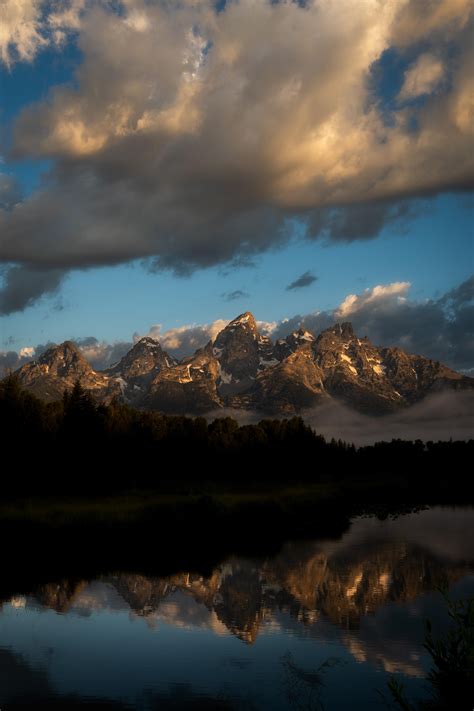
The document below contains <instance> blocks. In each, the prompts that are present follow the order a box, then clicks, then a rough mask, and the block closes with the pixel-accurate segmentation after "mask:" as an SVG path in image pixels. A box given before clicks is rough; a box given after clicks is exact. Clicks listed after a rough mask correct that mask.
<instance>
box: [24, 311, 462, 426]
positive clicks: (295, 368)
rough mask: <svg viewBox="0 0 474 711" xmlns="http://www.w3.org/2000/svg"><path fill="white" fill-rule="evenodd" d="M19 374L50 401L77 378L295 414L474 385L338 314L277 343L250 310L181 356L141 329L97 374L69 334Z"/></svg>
mask: <svg viewBox="0 0 474 711" xmlns="http://www.w3.org/2000/svg"><path fill="white" fill-rule="evenodd" d="M18 374H19V377H20V379H21V382H22V383H23V385H24V386H25V387H26V388H28V389H30V390H31V391H33V392H35V393H36V394H38V395H39V396H40V397H44V398H46V399H49V400H53V399H57V398H58V397H61V395H62V393H63V391H64V389H65V388H70V387H71V386H72V385H73V384H74V382H76V381H77V380H79V381H80V382H81V383H82V384H83V386H84V387H86V388H87V389H90V390H93V391H94V392H95V396H96V397H97V399H98V400H100V401H102V402H107V401H108V400H110V398H111V397H115V396H117V395H118V396H119V397H122V398H123V399H124V400H125V401H126V402H130V403H132V404H136V405H138V406H139V407H149V408H152V409H156V410H160V411H163V412H170V411H172V412H187V413H196V412H205V411H209V410H211V409H215V408H216V407H222V406H232V407H240V408H246V409H248V408H252V409H256V410H263V411H266V412H273V413H278V412H279V413H284V414H291V413H296V412H298V411H300V410H301V409H303V408H305V407H310V406H311V407H312V406H314V405H318V404H319V403H321V402H323V401H325V400H327V399H333V400H336V401H342V402H344V403H345V404H346V405H348V406H350V407H352V408H354V409H357V410H359V411H362V412H367V413H377V414H382V413H386V412H392V411H395V410H398V409H400V408H403V407H407V406H409V405H410V404H412V403H414V402H417V401H418V400H420V399H422V398H423V397H425V396H426V395H429V394H430V393H433V392H438V391H439V390H441V389H451V390H452V389H456V390H459V389H473V388H474V379H472V378H468V377H466V376H462V375H461V374H459V373H455V372H454V371H452V370H450V369H449V368H448V367H447V366H444V365H443V364H440V363H437V362H434V361H431V360H429V359H428V358H424V357H423V356H416V355H411V354H408V353H405V352H404V351H403V350H401V349H399V348H396V347H393V346H392V347H386V348H382V347H377V346H374V345H373V344H372V343H371V342H370V341H369V340H368V338H366V337H364V338H359V337H358V336H357V335H356V334H355V333H354V329H353V327H352V324H351V323H349V322H342V323H335V324H333V325H331V326H330V327H329V328H327V329H326V330H325V331H323V332H322V333H320V334H319V336H318V337H317V338H314V336H313V335H312V334H311V333H310V332H309V331H307V330H306V329H305V328H304V325H303V326H301V327H300V328H299V329H298V330H296V331H294V332H293V333H291V334H289V335H288V336H287V337H286V338H284V339H279V340H277V342H276V343H275V344H273V342H272V340H271V339H270V338H268V337H267V336H265V335H261V334H260V333H259V331H258V327H257V323H256V321H255V318H254V316H253V314H252V313H251V312H250V311H246V312H244V313H242V314H240V315H239V316H237V317H236V318H235V319H233V321H230V322H229V324H228V325H227V326H226V327H225V328H224V329H222V330H221V331H220V333H219V334H218V335H217V337H216V338H215V340H214V341H212V340H211V341H209V342H208V344H207V345H206V346H205V347H204V348H201V349H199V350H198V351H196V353H195V354H194V355H193V356H190V357H188V358H185V359H183V360H182V361H181V362H179V363H178V362H177V361H176V360H175V359H174V358H173V357H172V356H169V355H168V354H167V353H166V352H165V351H164V350H163V349H162V347H161V345H160V343H159V342H158V341H157V340H156V339H154V338H152V337H150V336H144V337H143V338H141V339H140V340H139V341H137V342H136V343H135V345H134V346H133V347H132V348H131V350H130V351H129V352H128V353H127V354H126V355H125V356H124V357H123V358H122V359H121V361H120V362H119V363H117V364H115V365H113V366H112V367H110V368H108V370H106V371H103V372H102V373H99V372H96V371H94V370H93V369H92V367H91V366H90V365H89V363H88V362H87V361H86V359H85V358H84V356H83V355H82V354H81V352H80V350H79V348H78V347H77V345H76V344H75V343H74V342H72V341H65V342H64V343H61V344H60V345H58V346H53V347H51V348H50V349H49V350H48V351H46V352H45V353H44V354H43V355H42V356H41V357H40V358H39V359H37V360H36V361H32V362H30V363H27V364H26V365H24V366H22V368H20V369H19V371H18Z"/></svg>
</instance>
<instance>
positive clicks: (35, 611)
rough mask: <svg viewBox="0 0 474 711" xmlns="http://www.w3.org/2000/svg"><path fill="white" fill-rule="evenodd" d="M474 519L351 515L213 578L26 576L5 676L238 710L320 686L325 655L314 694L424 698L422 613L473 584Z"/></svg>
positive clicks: (460, 512)
mask: <svg viewBox="0 0 474 711" xmlns="http://www.w3.org/2000/svg"><path fill="white" fill-rule="evenodd" d="M473 524H474V512H473V510H472V508H471V509H441V508H435V509H431V510H424V511H421V512H419V513H412V514H407V515H403V516H399V517H398V518H394V519H386V520H380V519H377V518H358V519H355V520H354V521H353V522H352V524H351V526H350V528H349V530H348V531H347V532H346V533H345V534H344V535H342V537H341V538H339V539H334V540H331V539H326V540H319V541H318V540H314V541H306V542H294V543H287V544H285V545H284V546H283V547H282V549H281V550H280V552H279V553H278V554H277V555H275V556H272V557H261V558H259V559H252V558H248V557H247V558H243V557H236V556H231V557H229V558H227V559H226V560H224V561H223V562H222V563H221V564H219V565H217V566H216V567H215V568H214V569H213V570H212V571H210V572H208V573H206V574H200V573H198V572H192V571H181V572H176V573H174V574H168V575H166V576H164V577H160V576H159V575H151V574H149V573H148V574H146V575H145V574H141V573H139V572H130V571H129V572H107V573H104V574H103V575H101V576H99V577H97V578H95V579H93V580H89V579H87V580H85V579H76V580H74V579H67V580H66V579H62V580H55V581H51V582H50V583H46V584H44V583H43V584H40V585H37V586H36V587H34V586H33V587H32V589H28V590H26V589H24V590H21V591H18V594H16V595H15V596H13V597H11V598H8V599H6V600H4V602H3V605H2V612H1V614H0V631H1V640H2V642H1V649H2V652H1V655H0V674H2V672H3V673H4V674H5V671H4V670H5V669H7V668H8V664H10V665H13V666H15V665H16V667H18V669H20V668H21V674H24V675H26V676H27V677H28V678H29V679H30V681H29V682H28V683H29V684H30V682H31V685H30V686H29V687H28V688H35V686H34V683H33V681H34V680H35V679H36V680H38V679H41V680H42V683H43V684H44V688H42V690H41V689H40V690H39V691H38V693H42V694H45V695H46V697H47V696H48V694H49V695H50V696H51V698H52V697H54V698H56V697H63V698H66V699H67V698H69V697H70V695H72V694H79V696H80V697H81V698H82V697H83V698H91V697H93V698H98V699H112V700H114V702H115V703H116V704H122V705H125V707H126V704H127V703H131V700H132V699H134V701H133V703H135V704H137V705H136V706H135V708H144V709H145V708H151V707H149V706H147V703H151V702H152V700H153V699H155V700H156V702H158V701H159V700H160V699H161V701H162V702H164V700H166V703H171V699H172V697H173V695H174V694H175V693H177V692H176V686H177V685H178V686H181V687H182V689H181V691H183V689H184V687H185V688H186V690H187V691H186V694H185V697H183V699H185V701H183V703H186V704H190V703H191V702H192V700H193V699H194V701H196V699H201V700H202V701H203V702H204V701H205V702H206V703H208V702H209V703H211V701H210V700H212V699H214V701H215V700H216V699H220V700H221V701H225V703H226V704H228V706H225V708H244V707H245V704H246V703H249V700H250V699H251V700H252V703H253V704H254V707H255V708H257V709H258V708H273V707H274V708H290V706H288V699H287V693H288V691H289V688H290V687H291V688H292V681H294V680H295V678H300V679H301V678H302V677H303V676H304V674H307V676H306V677H305V678H306V679H307V682H305V683H303V684H302V686H301V688H300V689H299V692H298V693H299V694H300V695H301V697H302V698H306V696H307V695H308V694H309V695H312V694H314V693H316V688H315V687H314V684H313V686H311V684H310V683H309V681H308V680H309V679H311V675H310V674H309V672H315V670H316V669H317V668H319V667H321V665H322V664H324V663H325V662H327V661H328V660H331V661H330V663H328V664H327V665H325V666H324V669H325V670H326V671H325V672H324V678H323V679H322V681H323V682H324V683H323V684H322V685H321V686H320V687H318V689H317V691H318V694H321V697H318V698H321V700H326V702H327V703H328V704H329V707H331V706H330V704H331V703H334V704H335V703H338V704H339V705H338V706H335V708H341V709H345V708H347V709H349V708H354V707H355V708H361V709H362V708H366V709H370V708H376V707H375V706H374V705H373V704H374V696H373V695H374V693H375V690H376V689H379V690H382V691H383V690H384V684H385V683H386V681H387V679H388V675H389V674H394V675H396V676H397V677H398V678H400V679H404V680H405V682H406V683H407V684H408V688H410V689H413V690H416V691H418V692H419V693H422V683H421V680H422V677H423V676H424V674H425V673H426V669H427V666H428V659H427V655H426V652H425V651H424V650H423V647H422V643H423V633H424V627H423V621H424V619H425V618H426V617H433V616H434V617H435V629H436V632H437V633H438V632H441V631H443V630H444V629H445V628H446V624H447V619H446V611H445V610H444V611H443V604H444V603H443V601H442V597H441V595H440V594H439V592H438V591H439V589H443V588H444V589H449V590H450V591H451V595H453V596H454V597H460V596H466V595H468V594H474V548H473V544H472V541H470V540H469V539H467V538H466V536H465V533H464V532H465V531H466V530H468V529H469V528H470V527H472V525H473ZM157 565H158V566H159V543H158V546H157ZM78 654H79V655H80V659H81V665H80V668H78V667H77V666H76V663H75V660H76V659H77V655H78ZM97 665H98V667H100V669H102V670H107V669H109V670H110V673H109V672H108V671H104V673H102V674H99V673H98V671H97ZM112 670H113V674H112ZM125 670H128V671H127V672H125ZM21 674H20V675H19V677H18V678H22V677H21ZM217 674H218V677H217V676H216V675H217ZM347 675H349V677H350V678H351V679H353V680H354V681H353V683H354V689H353V694H352V697H351V702H350V703H349V701H348V700H347V699H344V695H343V689H344V688H345V682H344V679H347ZM313 681H314V679H313ZM16 683H19V682H17V681H16V680H15V678H13V679H10V680H7V684H6V689H7V691H6V692H5V691H4V688H2V691H1V692H0V697H1V694H3V697H2V701H3V700H8V698H9V697H8V693H10V695H11V696H10V698H11V699H12V700H14V699H15V698H16V699H17V700H18V698H22V694H21V692H19V689H18V688H17V687H15V684H16ZM341 685H342V687H341ZM25 688H26V687H25ZM224 690H225V691H224ZM15 694H16V695H17V696H15ZM147 699H148V701H147ZM351 704H354V705H355V706H354V705H352V706H351ZM364 704H366V705H365V706H364ZM13 707H14V706H13ZM185 707H187V706H185ZM189 707H190V708H191V706H189ZM219 708H220V707H219Z"/></svg>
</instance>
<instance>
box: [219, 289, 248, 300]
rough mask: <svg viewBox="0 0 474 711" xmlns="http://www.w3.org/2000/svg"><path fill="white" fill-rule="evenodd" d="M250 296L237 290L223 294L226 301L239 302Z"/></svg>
mask: <svg viewBox="0 0 474 711" xmlns="http://www.w3.org/2000/svg"><path fill="white" fill-rule="evenodd" d="M248 296H250V294H247V292H246V291H242V289H236V290H235V291H226V292H224V293H223V294H222V298H223V299H224V301H238V300H239V299H246V298H247V297H248Z"/></svg>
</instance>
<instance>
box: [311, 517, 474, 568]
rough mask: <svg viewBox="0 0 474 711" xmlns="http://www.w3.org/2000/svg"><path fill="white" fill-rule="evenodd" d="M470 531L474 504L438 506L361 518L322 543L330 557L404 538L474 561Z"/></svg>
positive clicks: (427, 548)
mask: <svg viewBox="0 0 474 711" xmlns="http://www.w3.org/2000/svg"><path fill="white" fill-rule="evenodd" d="M453 511H455V514H453ZM466 531H474V507H463V508H462V509H459V508H456V509H454V507H453V508H450V507H447V506H446V507H434V508H431V509H426V510H425V511H422V512H419V513H410V514H406V515H402V516H398V517H397V518H395V519H385V520H383V521H380V520H379V519H377V518H374V517H371V518H358V519H356V520H354V521H353V523H352V525H351V527H350V529H349V530H348V531H347V532H346V533H345V534H344V535H343V536H342V538H341V539H340V540H339V541H327V542H326V541H325V542H322V543H321V544H320V549H321V550H322V551H324V553H325V554H326V555H328V556H334V555H341V554H343V553H344V554H351V555H355V552H354V551H353V550H352V549H356V548H361V549H362V548H363V547H364V546H367V545H368V544H374V543H376V544H377V543H381V542H383V541H386V542H396V541H399V542H402V541H403V542H404V543H405V544H406V545H407V546H409V547H412V548H413V547H415V546H416V547H419V548H421V549H423V550H425V551H428V552H430V553H432V554H433V555H435V556H437V557H439V558H441V559H443V560H445V561H446V562H451V563H456V562H459V563H461V562H471V563H474V538H473V537H472V536H466Z"/></svg>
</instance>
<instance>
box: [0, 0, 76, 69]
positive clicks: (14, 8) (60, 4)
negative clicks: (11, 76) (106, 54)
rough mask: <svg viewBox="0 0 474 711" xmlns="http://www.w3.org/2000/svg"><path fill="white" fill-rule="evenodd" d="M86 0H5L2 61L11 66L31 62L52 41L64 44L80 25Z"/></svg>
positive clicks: (0, 8)
mask: <svg viewBox="0 0 474 711" xmlns="http://www.w3.org/2000/svg"><path fill="white" fill-rule="evenodd" d="M84 6H85V0H53V1H52V2H46V1H45V0H2V3H1V4H0V61H2V62H3V63H4V64H6V66H7V67H9V68H10V67H11V66H12V64H13V63H14V62H16V61H23V62H25V61H26V62H31V61H32V60H33V59H34V58H35V56H36V54H37V53H38V52H39V51H41V50H42V49H44V48H45V47H48V46H50V45H55V44H62V43H63V42H64V40H65V39H66V36H67V33H68V31H70V30H77V29H79V26H80V23H79V15H80V12H81V11H82V9H83V8H84Z"/></svg>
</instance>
